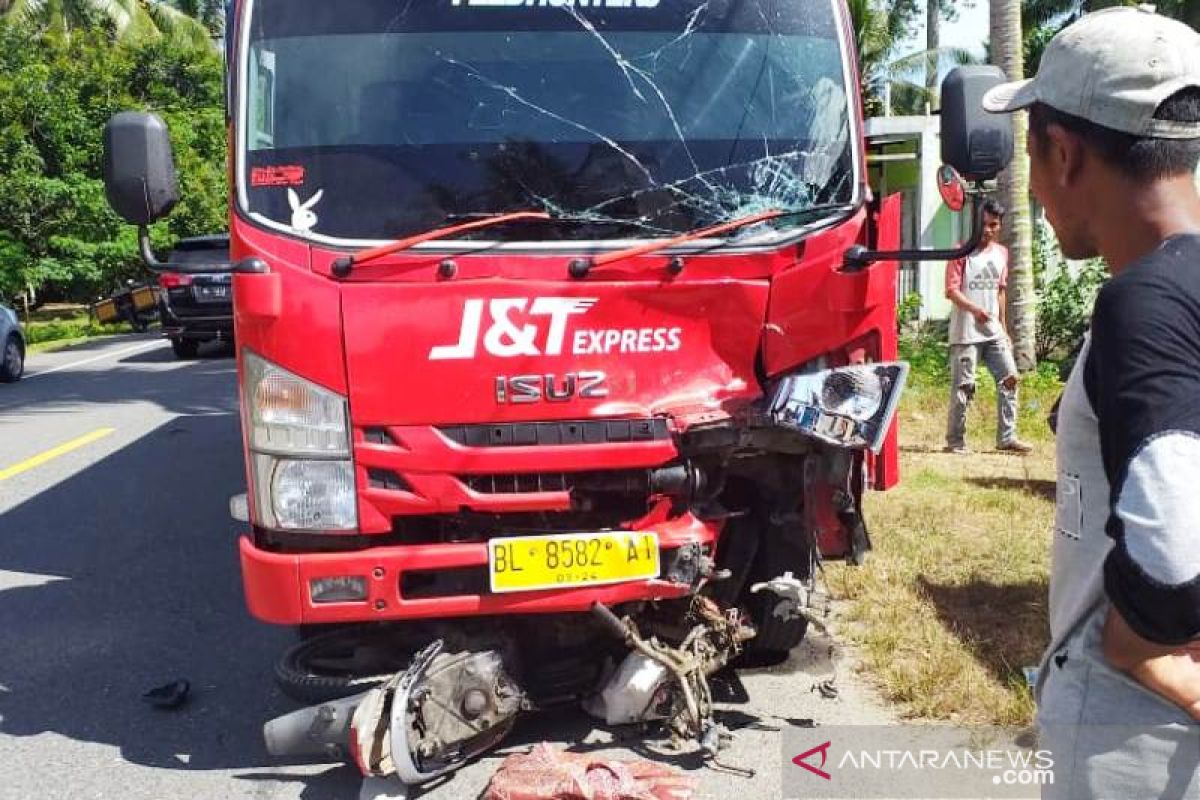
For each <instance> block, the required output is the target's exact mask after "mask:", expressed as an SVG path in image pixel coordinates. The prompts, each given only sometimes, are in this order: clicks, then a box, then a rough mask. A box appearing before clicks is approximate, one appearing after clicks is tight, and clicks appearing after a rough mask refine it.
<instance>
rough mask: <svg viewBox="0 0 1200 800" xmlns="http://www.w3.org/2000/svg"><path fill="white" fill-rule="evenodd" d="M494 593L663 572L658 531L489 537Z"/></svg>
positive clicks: (617, 580)
mask: <svg viewBox="0 0 1200 800" xmlns="http://www.w3.org/2000/svg"><path fill="white" fill-rule="evenodd" d="M488 563H489V572H490V573H491V586H492V591H493V592H529V591H536V590H538V589H566V588H569V587H573V586H599V585H602V584H606V583H622V582H624V581H637V580H646V579H648V578H657V577H658V570H659V564H658V534H656V533H651V532H640V531H639V532H634V531H611V532H607V533H570V534H559V535H557V536H514V537H510V538H505V539H492V540H491V541H489V542H488Z"/></svg>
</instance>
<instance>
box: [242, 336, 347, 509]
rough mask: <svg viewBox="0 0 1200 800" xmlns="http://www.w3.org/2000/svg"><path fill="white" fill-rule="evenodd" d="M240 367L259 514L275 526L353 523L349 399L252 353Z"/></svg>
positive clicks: (246, 353)
mask: <svg viewBox="0 0 1200 800" xmlns="http://www.w3.org/2000/svg"><path fill="white" fill-rule="evenodd" d="M242 368H243V375H244V379H243V393H244V394H243V398H242V400H243V409H244V412H243V414H244V419H245V425H246V439H247V440H248V442H249V447H250V453H251V459H250V461H251V473H252V474H251V478H252V481H253V484H254V495H253V496H254V504H253V505H254V508H253V512H254V513H253V517H254V521H255V522H256V523H257V524H258V525H261V526H263V527H266V528H274V529H277V530H301V531H312V532H322V531H331V532H332V531H350V530H354V529H356V528H357V527H358V504H357V496H356V492H355V478H354V463H353V461H352V460H351V459H350V432H349V422H348V417H349V413H348V408H347V403H346V398H344V397H342V396H341V395H339V394H338V393H336V392H333V391H330V390H329V389H326V388H324V387H322V386H318V385H317V384H315V383H313V382H312V381H308V380H305V379H304V378H301V377H300V376H298V375H295V374H293V373H291V372H288V371H287V370H285V369H283V368H282V367H280V366H278V365H276V364H272V363H271V362H269V361H267V360H266V359H264V358H262V357H261V356H257V355H255V354H253V353H250V352H244V353H243V355H242Z"/></svg>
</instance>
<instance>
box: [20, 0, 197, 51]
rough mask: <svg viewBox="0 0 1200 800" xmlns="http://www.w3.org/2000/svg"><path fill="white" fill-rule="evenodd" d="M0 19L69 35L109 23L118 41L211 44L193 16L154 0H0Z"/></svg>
mask: <svg viewBox="0 0 1200 800" xmlns="http://www.w3.org/2000/svg"><path fill="white" fill-rule="evenodd" d="M0 20H8V21H18V22H21V23H25V24H28V25H31V26H33V27H34V28H36V29H38V30H41V31H47V32H51V31H53V32H58V33H61V34H63V35H70V32H71V31H72V30H76V29H81V28H91V27H95V26H96V25H100V24H109V25H111V26H112V29H113V31H114V32H115V34H116V37H117V39H118V40H119V41H127V42H136V41H146V40H150V39H159V38H164V37H165V38H167V39H169V40H171V41H172V42H173V43H175V44H179V45H181V46H186V47H211V46H212V39H211V34H210V33H209V31H208V30H207V29H206V28H205V27H204V25H203V24H201V23H200V22H199V21H198V20H197V19H195V18H194V17H191V16H189V15H188V14H186V13H184V12H183V11H180V10H179V9H178V8H175V7H174V6H172V5H168V4H166V3H163V2H158V1H157V0H0Z"/></svg>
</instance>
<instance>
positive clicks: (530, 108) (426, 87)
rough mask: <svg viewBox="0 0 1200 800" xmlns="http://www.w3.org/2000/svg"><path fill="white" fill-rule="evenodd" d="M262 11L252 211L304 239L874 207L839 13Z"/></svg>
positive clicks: (517, 0)
mask: <svg viewBox="0 0 1200 800" xmlns="http://www.w3.org/2000/svg"><path fill="white" fill-rule="evenodd" d="M254 6H255V7H254V12H253V15H252V20H251V28H250V37H251V42H250V47H249V49H248V54H247V57H248V59H249V61H248V64H247V65H246V69H247V76H248V79H249V81H248V82H249V93H248V98H247V122H248V124H247V125H246V126H245V127H246V130H247V134H246V137H247V140H246V142H245V147H246V153H247V157H246V165H245V170H246V172H245V174H244V176H243V180H244V184H245V197H246V200H247V202H248V203H249V210H250V211H251V212H253V213H255V214H256V215H257V216H259V218H260V219H261V218H265V219H266V220H270V221H271V222H272V223H274V224H276V225H279V226H282V227H285V228H288V229H290V230H293V231H295V232H300V233H312V234H318V235H321V236H324V237H331V238H336V239H350V240H371V239H387V238H393V237H400V236H405V235H408V234H412V233H416V232H420V231H423V230H427V229H429V228H431V227H436V226H438V225H440V224H443V223H444V222H446V221H447V220H450V221H454V220H456V219H462V220H467V219H470V218H472V216H473V215H480V214H490V213H499V212H509V211H521V210H538V211H547V212H550V213H552V214H554V215H555V216H556V217H560V218H561V219H560V220H559V221H557V222H554V223H551V224H546V223H531V224H525V225H509V226H502V227H498V228H494V229H490V230H487V231H484V232H482V233H481V234H479V235H480V237H481V238H487V239H509V240H518V239H519V240H528V239H536V240H555V239H560V240H584V239H614V238H630V237H647V236H660V235H667V234H674V233H679V232H683V231H688V230H692V229H695V228H697V227H701V226H706V225H712V224H716V223H720V222H724V221H727V220H730V219H734V218H737V217H741V216H744V215H746V214H752V213H755V212H758V211H763V210H766V209H770V208H777V209H782V210H786V211H799V210H803V209H805V208H808V207H811V206H816V205H820V206H825V205H828V204H834V203H848V202H850V201H851V200H852V199H853V197H854V185H855V182H854V175H853V151H852V144H851V142H852V139H851V135H850V128H849V125H850V123H849V116H850V115H849V111H850V106H849V94H848V93H847V89H846V76H845V73H844V68H843V55H842V44H841V40H840V37H839V30H838V25H837V20H836V17H835V11H834V6H833V4H832V2H830V0H787V2H784V1H783V0H711V1H710V2H705V3H697V2H688V1H687V0H678V1H676V0H657V1H656V0H609V2H608V3H607V4H605V3H602V2H588V1H587V0H580V2H577V3H576V4H574V5H572V4H569V3H564V2H561V0H559V1H558V2H536V0H535V1H528V0H449V1H448V2H447V1H445V0H444V1H443V2H436V3H417V2H413V1H412V0H408V1H407V2H395V0H391V1H390V2H384V1H383V0H352V1H351V2H338V3H329V2H327V0H257V2H255V3H254ZM798 219H799V218H797V220H798ZM803 221H805V222H810V221H811V220H803ZM774 224H775V225H777V226H786V225H789V224H795V223H794V222H789V221H787V220H783V221H780V222H777V223H774Z"/></svg>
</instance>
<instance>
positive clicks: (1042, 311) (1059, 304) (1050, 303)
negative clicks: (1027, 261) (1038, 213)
mask: <svg viewBox="0 0 1200 800" xmlns="http://www.w3.org/2000/svg"><path fill="white" fill-rule="evenodd" d="M1107 278H1108V270H1106V269H1105V267H1104V264H1103V262H1101V261H1099V260H1093V261H1088V262H1086V263H1084V264H1083V265H1081V266H1079V267H1078V268H1077V269H1075V270H1072V269H1071V268H1070V267H1069V266H1068V265H1067V263H1066V261H1065V260H1064V259H1063V257H1062V254H1061V253H1060V252H1059V250H1058V247H1057V246H1056V245H1055V244H1054V242H1052V241H1051V240H1050V238H1049V235H1048V234H1047V233H1046V232H1045V230H1044V229H1039V230H1038V232H1037V233H1036V234H1035V236H1034V279H1035V281H1036V282H1037V295H1038V329H1037V357H1038V360H1039V361H1041V360H1043V359H1050V360H1056V361H1062V360H1063V359H1067V358H1069V357H1070V356H1071V355H1072V354H1073V353H1074V352H1075V350H1076V349H1077V347H1078V345H1079V342H1080V341H1081V340H1082V339H1083V334H1084V333H1085V332H1086V331H1087V329H1088V325H1089V324H1090V323H1091V319H1092V306H1093V304H1094V303H1095V302H1096V293H1097V292H1098V291H1099V290H1100V287H1101V286H1102V285H1103V284H1104V281H1105V280H1106V279H1107Z"/></svg>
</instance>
